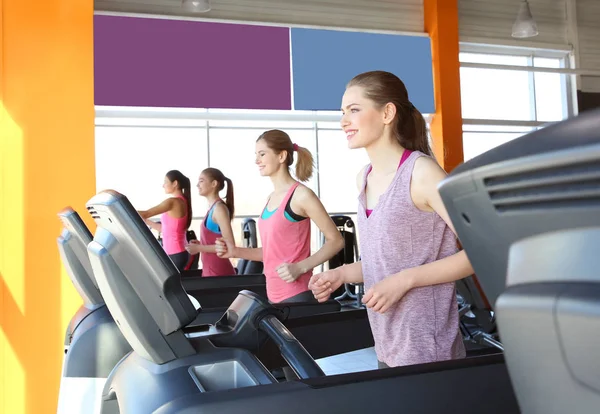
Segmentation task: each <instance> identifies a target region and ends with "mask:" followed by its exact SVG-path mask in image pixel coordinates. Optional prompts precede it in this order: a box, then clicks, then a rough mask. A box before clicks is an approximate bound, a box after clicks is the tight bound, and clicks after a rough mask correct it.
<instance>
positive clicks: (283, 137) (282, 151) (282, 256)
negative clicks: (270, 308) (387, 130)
mask: <svg viewBox="0 0 600 414" xmlns="http://www.w3.org/2000/svg"><path fill="white" fill-rule="evenodd" d="M294 153H296V154H297V161H296V174H295V175H296V177H297V178H298V180H299V181H308V180H309V178H310V177H311V176H312V171H313V158H312V154H311V153H310V151H308V150H307V149H306V148H303V147H299V146H298V145H296V144H294V143H292V140H291V139H290V137H289V136H288V134H286V133H285V132H283V131H280V130H271V131H267V132H265V133H263V134H262V135H261V136H260V137H258V139H257V141H256V165H257V166H258V170H259V171H260V174H261V175H262V176H263V177H269V178H270V179H271V182H272V183H273V192H272V193H271V195H270V196H269V198H268V199H267V202H266V204H265V207H264V209H263V211H262V213H261V216H260V218H259V219H258V231H259V234H260V238H261V244H262V247H261V248H258V249H253V248H242V247H236V246H235V244H234V242H233V238H231V239H227V238H222V239H219V240H217V244H216V246H217V254H218V255H219V256H221V257H227V258H229V257H238V258H241V259H247V260H253V261H262V262H263V264H264V273H265V277H266V282H267V296H268V298H269V300H270V301H271V302H273V303H279V302H305V301H314V300H315V299H314V297H313V295H312V292H311V291H310V290H309V289H308V281H309V280H310V277H311V276H312V271H313V269H314V268H315V267H316V266H318V265H320V264H322V263H324V262H326V261H327V260H329V259H330V258H332V257H333V256H334V255H335V254H336V253H337V252H339V251H340V250H341V249H342V248H343V247H344V240H343V239H342V236H341V234H340V232H339V231H338V230H337V228H336V226H335V224H334V223H333V221H332V220H331V218H330V217H329V215H328V214H327V211H325V208H324V207H323V204H321V201H320V200H319V199H318V198H317V196H316V195H315V193H314V192H313V191H312V190H310V189H309V188H308V187H306V186H304V185H303V184H300V183H299V182H298V181H296V180H295V179H294V178H292V176H291V174H290V167H291V165H292V163H293V161H294ZM311 220H312V221H313V222H314V223H315V224H316V225H317V226H318V227H319V229H320V230H321V231H322V232H323V234H324V235H325V244H324V245H323V247H321V249H319V251H317V252H316V253H315V254H313V255H311V254H310V253H311V250H310V222H311Z"/></svg>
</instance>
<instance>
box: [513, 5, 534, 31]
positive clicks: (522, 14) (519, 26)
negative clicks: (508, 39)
mask: <svg viewBox="0 0 600 414" xmlns="http://www.w3.org/2000/svg"><path fill="white" fill-rule="evenodd" d="M537 35H538V28H537V24H536V23H535V20H533V16H532V15H531V10H530V9H529V2H528V1H527V0H523V1H522V2H521V5H520V6H519V14H517V19H516V20H515V23H514V24H513V27H512V37H517V38H525V37H534V36H537Z"/></svg>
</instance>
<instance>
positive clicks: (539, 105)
mask: <svg viewBox="0 0 600 414" xmlns="http://www.w3.org/2000/svg"><path fill="white" fill-rule="evenodd" d="M564 76H565V75H562V74H560V73H542V72H536V73H534V82H535V105H536V111H537V120H538V121H544V122H547V121H550V122H552V121H561V120H563V119H564V118H566V111H565V103H566V102H565V96H564V94H563V91H564V89H563V85H564V84H565V81H566V80H565V78H564Z"/></svg>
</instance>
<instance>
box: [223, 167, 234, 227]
mask: <svg viewBox="0 0 600 414" xmlns="http://www.w3.org/2000/svg"><path fill="white" fill-rule="evenodd" d="M225 181H226V182H227V194H225V205H226V206H227V210H229V219H230V220H233V214H234V213H235V206H234V202H233V182H232V181H231V180H230V179H229V178H227V177H225Z"/></svg>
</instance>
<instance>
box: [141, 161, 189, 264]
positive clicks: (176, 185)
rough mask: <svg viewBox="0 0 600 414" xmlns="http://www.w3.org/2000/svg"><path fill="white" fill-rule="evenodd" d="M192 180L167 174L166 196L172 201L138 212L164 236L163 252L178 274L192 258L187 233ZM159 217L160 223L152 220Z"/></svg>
mask: <svg viewBox="0 0 600 414" xmlns="http://www.w3.org/2000/svg"><path fill="white" fill-rule="evenodd" d="M190 187H191V185H190V179H189V178H187V177H186V176H185V175H183V174H182V173H181V172H180V171H178V170H171V171H169V172H167V174H166V175H165V178H164V182H163V189H164V190H165V193H167V194H169V195H170V196H171V197H169V198H167V199H165V200H164V201H163V202H162V203H160V204H159V205H157V206H154V207H152V208H150V209H148V210H143V211H138V213H139V214H140V216H142V218H143V219H144V221H145V222H146V224H148V226H150V227H151V228H152V229H154V230H156V231H158V232H159V233H161V235H162V242H163V249H165V252H166V253H167V254H168V255H169V257H170V258H171V260H172V261H173V263H174V264H175V266H176V267H177V268H178V269H179V271H182V270H185V269H186V267H187V266H188V264H189V263H190V260H189V258H190V256H189V254H188V252H187V251H186V250H185V247H186V245H187V239H186V232H187V229H188V228H189V227H190V224H191V222H192V199H191V194H190ZM159 214H160V223H156V222H154V221H152V220H150V217H154V216H157V215H159Z"/></svg>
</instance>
